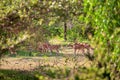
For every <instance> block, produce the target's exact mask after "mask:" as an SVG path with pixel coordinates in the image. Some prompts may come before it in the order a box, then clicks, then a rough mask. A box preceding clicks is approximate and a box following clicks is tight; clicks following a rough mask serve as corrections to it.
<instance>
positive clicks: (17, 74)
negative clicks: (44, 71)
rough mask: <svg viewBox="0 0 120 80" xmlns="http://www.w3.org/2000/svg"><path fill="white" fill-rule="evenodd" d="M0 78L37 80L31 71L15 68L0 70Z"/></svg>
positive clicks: (0, 79)
mask: <svg viewBox="0 0 120 80" xmlns="http://www.w3.org/2000/svg"><path fill="white" fill-rule="evenodd" d="M0 80H38V79H37V78H36V77H35V76H34V74H33V73H31V72H27V71H16V70H0Z"/></svg>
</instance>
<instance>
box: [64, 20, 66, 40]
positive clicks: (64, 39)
mask: <svg viewBox="0 0 120 80" xmlns="http://www.w3.org/2000/svg"><path fill="white" fill-rule="evenodd" d="M64 40H65V41H66V40H67V24H66V22H64Z"/></svg>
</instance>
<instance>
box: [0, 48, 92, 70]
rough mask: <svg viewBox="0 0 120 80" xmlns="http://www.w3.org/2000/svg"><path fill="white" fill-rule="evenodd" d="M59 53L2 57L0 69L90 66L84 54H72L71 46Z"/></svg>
mask: <svg viewBox="0 0 120 80" xmlns="http://www.w3.org/2000/svg"><path fill="white" fill-rule="evenodd" d="M60 53H63V54H62V55H59V54H57V55H54V56H53V55H52V54H51V56H38V57H4V58H3V59H1V60H0V69H13V70H28V71H30V70H34V69H37V68H39V67H41V66H54V67H60V68H64V67H70V68H73V67H74V66H77V65H79V66H87V67H88V66H90V63H91V62H90V61H88V59H87V58H85V56H84V55H83V54H82V53H81V52H79V53H78V55H76V56H75V55H74V51H73V49H71V48H63V49H62V50H61V51H60Z"/></svg>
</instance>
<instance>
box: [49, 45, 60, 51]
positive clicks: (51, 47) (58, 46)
mask: <svg viewBox="0 0 120 80" xmlns="http://www.w3.org/2000/svg"><path fill="white" fill-rule="evenodd" d="M49 47H50V50H51V52H53V51H54V50H55V51H56V52H57V53H59V49H60V45H50V46H49Z"/></svg>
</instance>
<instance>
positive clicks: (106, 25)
mask: <svg viewBox="0 0 120 80" xmlns="http://www.w3.org/2000/svg"><path fill="white" fill-rule="evenodd" d="M83 6H84V12H85V13H84V14H86V15H84V16H85V18H83V20H84V22H85V23H86V24H85V25H91V26H92V27H93V28H94V29H95V32H94V36H93V37H92V40H91V42H92V43H93V44H94V47H95V56H96V59H95V61H94V63H95V64H94V66H95V68H96V69H98V70H99V71H100V70H101V69H102V70H103V73H102V75H104V74H105V75H104V77H105V78H107V77H109V78H108V79H112V80H113V79H116V80H117V79H119V76H118V75H119V74H120V72H119V71H120V63H118V62H119V59H118V56H119V55H120V49H119V45H120V38H119V37H120V35H119V33H120V28H119V26H120V22H119V20H120V15H119V11H120V8H119V7H120V1H116V0H112V1H111V0H107V1H97V0H96V1H93V0H89V1H88V0H84V3H83ZM116 72H117V73H116Z"/></svg>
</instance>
